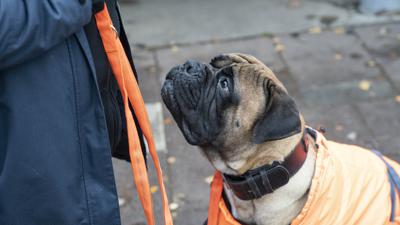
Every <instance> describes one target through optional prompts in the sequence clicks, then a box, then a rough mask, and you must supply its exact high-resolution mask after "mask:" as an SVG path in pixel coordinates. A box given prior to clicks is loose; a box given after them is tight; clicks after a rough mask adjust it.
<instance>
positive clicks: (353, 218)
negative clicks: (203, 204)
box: [208, 134, 400, 225]
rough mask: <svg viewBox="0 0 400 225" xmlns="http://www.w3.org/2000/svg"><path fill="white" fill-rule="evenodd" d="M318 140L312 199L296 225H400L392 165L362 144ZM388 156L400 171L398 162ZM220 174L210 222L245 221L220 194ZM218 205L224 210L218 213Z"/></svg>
mask: <svg viewBox="0 0 400 225" xmlns="http://www.w3.org/2000/svg"><path fill="white" fill-rule="evenodd" d="M317 143H318V145H319V149H318V152H317V160H316V166H315V174H314V177H313V180H312V184H311V187H310V192H309V194H308V200H307V202H306V204H305V206H304V208H303V209H302V211H301V212H300V214H299V215H298V216H297V217H296V218H295V219H294V220H293V221H292V223H291V225H319V224H333V225H347V224H349V225H350V224H351V225H354V224H358V225H376V224H385V225H391V224H400V202H399V196H398V193H396V210H395V221H394V222H390V215H391V199H390V182H389V178H388V175H387V168H386V165H385V164H384V162H383V161H382V160H381V159H380V158H379V157H378V156H376V155H375V154H374V153H372V152H371V151H369V150H366V149H363V148H361V147H358V146H353V145H346V144H339V143H336V142H332V141H327V140H325V138H324V137H323V136H322V135H321V134H318V139H317ZM386 160H387V161H388V163H389V164H390V165H391V166H392V167H393V168H394V169H395V170H396V172H397V173H400V165H399V164H398V163H396V162H394V161H392V160H390V159H386ZM214 177H215V178H214V179H215V180H214V181H213V183H212V187H211V190H212V191H211V197H210V206H209V207H210V208H209V209H210V210H209V217H208V221H209V222H208V225H240V223H238V222H237V221H235V220H234V219H233V217H232V215H231V214H230V212H229V211H228V209H227V208H226V205H225V203H224V200H223V198H222V197H221V193H220V192H219V191H221V192H222V189H223V183H222V177H221V175H220V174H219V172H216V174H215V176H214ZM215 190H218V192H217V191H215ZM216 206H218V209H217V210H218V212H215V211H214V210H215V208H216ZM211 209H212V210H213V211H212V212H210V211H211Z"/></svg>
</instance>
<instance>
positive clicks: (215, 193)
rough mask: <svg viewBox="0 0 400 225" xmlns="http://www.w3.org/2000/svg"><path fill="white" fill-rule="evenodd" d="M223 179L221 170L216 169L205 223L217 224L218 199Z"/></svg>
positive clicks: (219, 198) (222, 186)
mask: <svg viewBox="0 0 400 225" xmlns="http://www.w3.org/2000/svg"><path fill="white" fill-rule="evenodd" d="M223 183H224V181H223V178H222V174H221V172H219V171H217V172H215V174H214V178H213V181H212V184H211V193H210V204H209V207H208V222H207V225H218V218H219V215H218V214H219V208H218V207H219V201H220V200H221V197H222V191H223V188H224V184H223Z"/></svg>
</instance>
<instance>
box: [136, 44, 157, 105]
mask: <svg viewBox="0 0 400 225" xmlns="http://www.w3.org/2000/svg"><path fill="white" fill-rule="evenodd" d="M133 61H134V63H135V67H136V71H137V73H138V77H139V80H138V82H139V86H140V90H141V91H142V95H143V99H144V101H145V102H159V101H161V97H160V89H161V83H160V79H159V78H158V71H157V67H156V63H155V61H154V56H153V53H152V52H150V51H146V50H142V49H133Z"/></svg>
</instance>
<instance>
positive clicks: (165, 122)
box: [164, 118, 172, 125]
mask: <svg viewBox="0 0 400 225" xmlns="http://www.w3.org/2000/svg"><path fill="white" fill-rule="evenodd" d="M171 124H172V119H171V118H165V119H164V125H171Z"/></svg>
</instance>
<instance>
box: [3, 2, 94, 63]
mask: <svg viewBox="0 0 400 225" xmlns="http://www.w3.org/2000/svg"><path fill="white" fill-rule="evenodd" d="M92 1H93V2H97V0H0V70H2V69H5V68H7V67H10V66H13V65H16V64H18V63H21V62H23V61H25V60H28V59H31V58H33V57H36V56H38V55H40V54H41V53H43V52H45V51H46V50H48V49H50V48H51V47H53V46H55V45H56V44H58V43H60V42H62V41H63V40H65V39H66V38H67V37H69V36H70V35H72V34H73V33H75V32H77V31H78V30H79V29H80V28H82V27H83V26H84V25H85V24H86V23H88V22H89V21H90V18H91V15H92Z"/></svg>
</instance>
